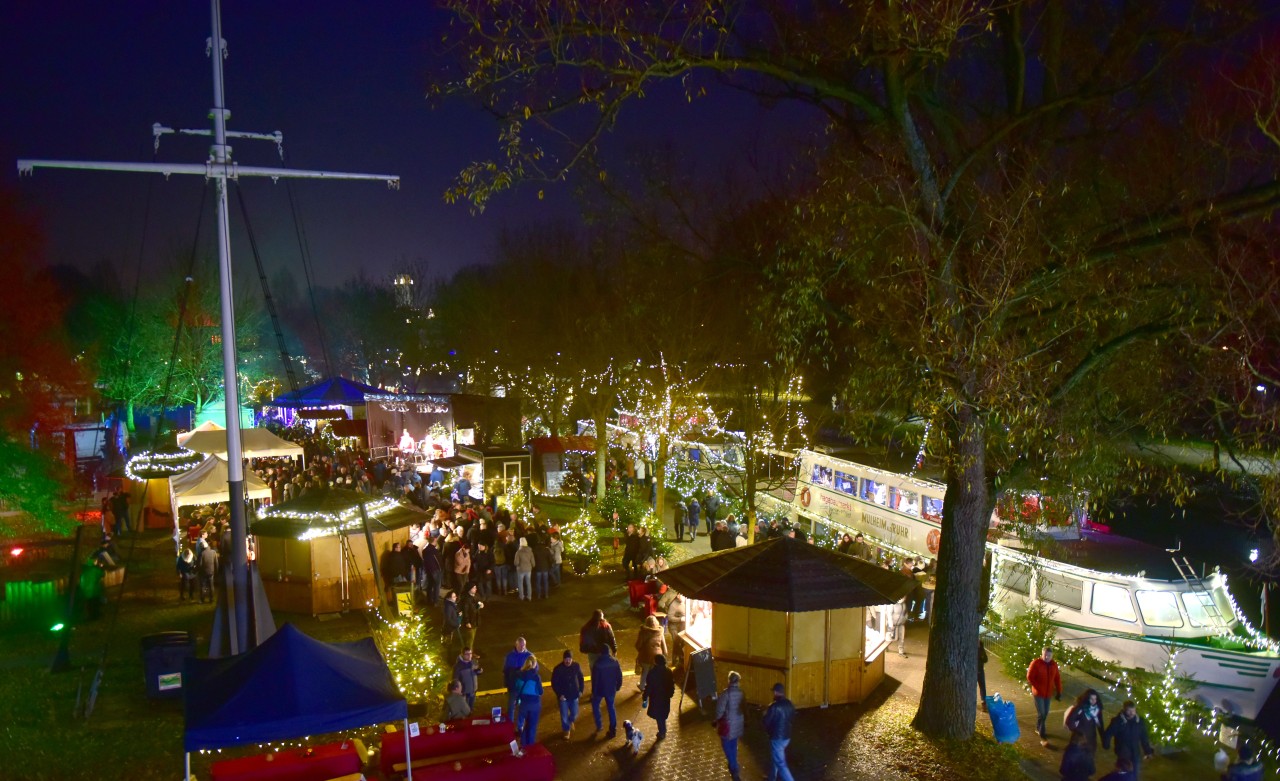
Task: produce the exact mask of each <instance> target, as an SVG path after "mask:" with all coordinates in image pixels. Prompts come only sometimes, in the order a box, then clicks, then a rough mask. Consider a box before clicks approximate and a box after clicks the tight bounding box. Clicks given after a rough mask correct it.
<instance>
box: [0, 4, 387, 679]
mask: <svg viewBox="0 0 1280 781" xmlns="http://www.w3.org/2000/svg"><path fill="white" fill-rule="evenodd" d="M210 6H211V16H212V29H213V35H212V37H211V38H210V39H209V40H208V41H207V42H206V54H207V56H208V57H209V59H210V61H211V62H212V64H213V108H212V109H211V110H210V112H209V114H210V117H211V118H212V120H213V130H212V136H213V145H212V146H211V147H210V149H209V158H208V159H207V160H206V161H205V162H204V163H121V162H94V161H84V160H19V161H18V173H19V174H20V175H21V174H31V173H33V172H34V170H35V169H36V168H71V169H77V170H92V171H125V172H136V173H153V174H162V175H164V176H165V177H168V176H170V175H172V174H189V175H196V176H203V177H205V179H212V180H214V182H215V184H216V186H217V191H218V275H219V281H220V286H221V300H222V305H221V306H222V309H221V316H222V370H223V385H224V387H225V393H226V396H225V398H226V413H227V415H226V422H227V477H228V480H227V485H228V494H229V499H230V504H231V541H232V542H231V555H230V557H229V559H230V566H231V583H232V594H231V595H229V596H230V598H229V599H228V600H227V607H228V609H229V611H230V621H229V622H228V624H229V628H230V638H229V639H230V649H231V653H232V654H238V653H242V652H244V651H247V650H249V648H250V647H251V644H252V640H251V633H250V628H249V589H250V583H249V572H248V566H247V559H248V538H247V532H248V530H247V524H246V520H245V505H244V457H243V454H242V452H241V444H240V398H239V387H238V383H237V373H236V367H237V359H236V333H235V311H234V309H233V298H232V291H231V246H230V220H229V218H228V212H227V184H228V182H229V181H230V180H233V179H238V178H240V177H243V176H266V177H270V178H271V179H273V180H277V179H285V178H289V179H367V180H373V181H382V182H386V183H387V185H388V186H389V187H391V188H392V189H398V188H399V186H400V177H399V176H397V175H394V174H359V173H341V172H335V171H299V170H291V169H287V168H265V167H261V166H241V165H237V164H236V163H235V162H233V161H232V159H231V147H229V146H227V138H228V136H231V137H239V138H246V139H263V140H271V141H275V142H276V143H277V144H280V143H281V141H282V139H283V137H282V136H281V134H280V133H279V132H276V133H244V132H234V131H232V132H228V131H227V118H228V116H230V113H229V112H228V111H227V107H226V100H225V97H224V91H223V75H222V60H223V58H224V57H226V56H227V47H226V41H225V40H224V39H223V37H222V11H221V4H220V2H219V0H212V2H211V3H210ZM171 132H175V131H173V130H171V129H170V128H166V127H162V126H160V125H159V124H157V125H156V126H155V127H154V133H155V136H156V143H157V144H158V143H159V139H160V135H162V134H164V133H171ZM176 132H178V133H181V134H187V135H209V134H210V132H209V131H207V130H178V131H176Z"/></svg>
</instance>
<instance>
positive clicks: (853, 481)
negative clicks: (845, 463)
mask: <svg viewBox="0 0 1280 781" xmlns="http://www.w3.org/2000/svg"><path fill="white" fill-rule="evenodd" d="M836 490H837V491H839V492H840V493H842V494H848V495H849V496H854V495H856V494H857V493H858V478H856V477H854V476H853V475H851V474H846V473H845V472H836Z"/></svg>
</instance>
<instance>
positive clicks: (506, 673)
mask: <svg viewBox="0 0 1280 781" xmlns="http://www.w3.org/2000/svg"><path fill="white" fill-rule="evenodd" d="M530 656H533V654H532V653H531V652H529V651H510V652H509V653H507V659H506V661H505V662H503V664H502V685H503V686H506V687H507V691H514V690H515V686H516V679H517V678H519V677H520V669H521V668H522V667H524V662H525V660H526V659H528V658H529V657H530Z"/></svg>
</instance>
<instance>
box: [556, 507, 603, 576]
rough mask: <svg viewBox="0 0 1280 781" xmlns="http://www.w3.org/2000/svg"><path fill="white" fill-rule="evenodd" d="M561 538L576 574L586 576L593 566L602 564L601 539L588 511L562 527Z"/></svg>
mask: <svg viewBox="0 0 1280 781" xmlns="http://www.w3.org/2000/svg"><path fill="white" fill-rule="evenodd" d="M560 538H561V539H562V540H563V541H564V551H565V555H567V556H568V557H569V561H570V562H571V563H572V564H573V571H574V572H576V573H578V574H579V575H581V574H584V573H585V572H586V571H587V570H588V569H589V568H590V567H591V566H592V565H595V564H599V563H600V537H599V534H598V532H597V531H596V527H595V525H594V524H592V523H591V514H590V513H589V512H588V511H586V510H583V511H582V512H580V513H578V517H577V518H575V519H573V520H572V521H569V522H568V523H566V524H564V525H563V526H561V527H560Z"/></svg>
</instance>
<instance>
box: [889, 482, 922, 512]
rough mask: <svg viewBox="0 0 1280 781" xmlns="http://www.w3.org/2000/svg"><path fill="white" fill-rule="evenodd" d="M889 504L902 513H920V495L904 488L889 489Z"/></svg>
mask: <svg viewBox="0 0 1280 781" xmlns="http://www.w3.org/2000/svg"><path fill="white" fill-rule="evenodd" d="M889 506H890V507H892V508H893V509H895V510H897V511H898V512H900V513H906V514H907V515H917V516H918V515H920V495H919V494H917V493H916V492H915V491H907V490H904V489H902V488H896V487H895V488H890V489H889Z"/></svg>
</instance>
